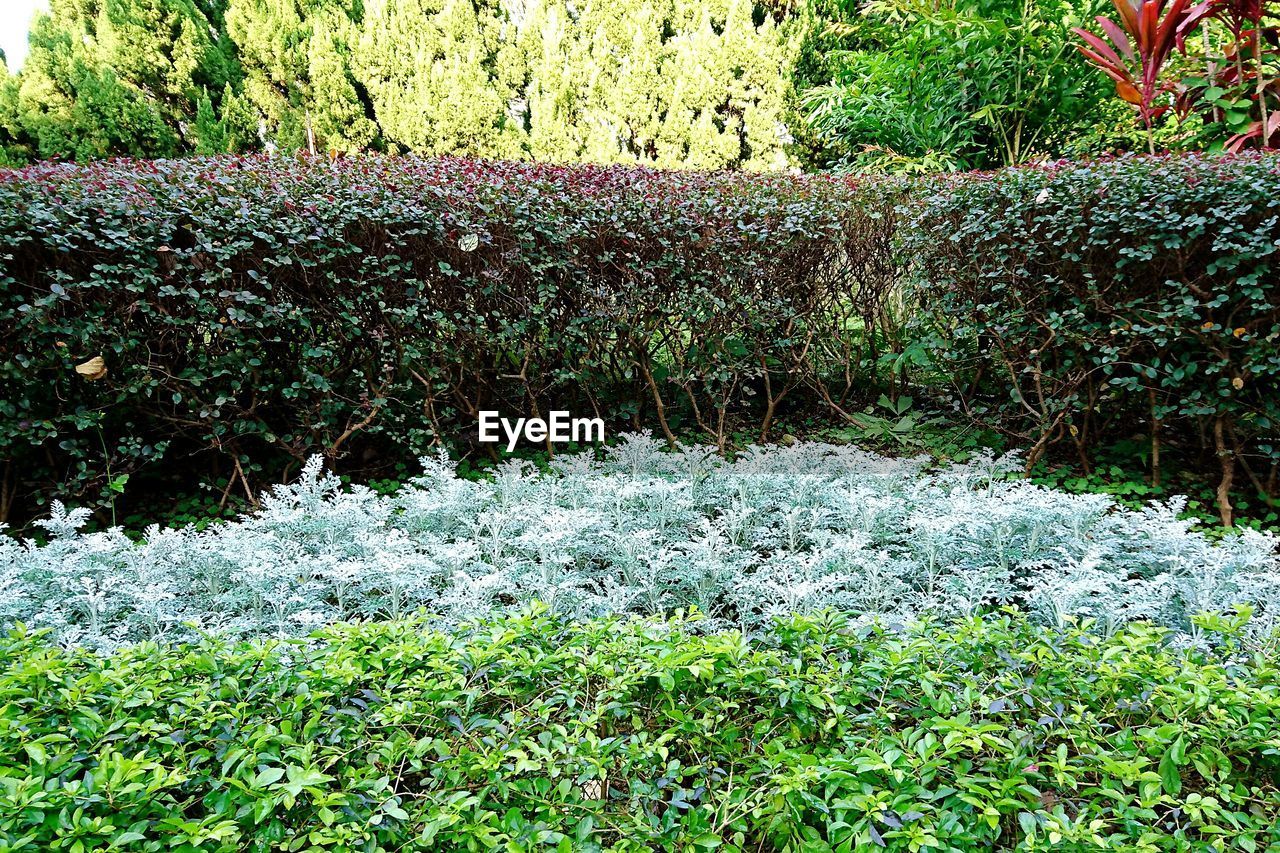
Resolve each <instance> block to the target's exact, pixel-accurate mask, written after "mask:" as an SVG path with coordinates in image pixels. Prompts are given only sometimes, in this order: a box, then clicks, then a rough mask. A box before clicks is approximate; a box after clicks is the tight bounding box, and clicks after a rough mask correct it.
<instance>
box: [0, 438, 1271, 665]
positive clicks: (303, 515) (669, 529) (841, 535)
mask: <svg viewBox="0 0 1280 853" xmlns="http://www.w3.org/2000/svg"><path fill="white" fill-rule="evenodd" d="M423 464H424V466H425V473H424V474H423V476H422V477H420V478H418V479H416V480H415V481H413V482H412V483H411V484H409V485H407V486H405V487H404V488H403V489H401V490H400V491H399V492H398V493H397V494H396V495H394V496H391V497H380V496H378V495H376V494H374V493H373V492H371V491H369V490H368V489H365V488H362V487H354V488H350V489H345V488H343V487H342V486H341V484H340V483H339V482H338V480H337V479H335V478H333V477H331V476H327V475H325V474H324V473H323V472H322V469H321V465H320V462H319V460H314V461H313V462H312V464H310V465H308V466H307V468H306V471H305V473H304V475H303V476H302V478H301V479H300V480H299V481H298V482H297V483H295V484H293V485H291V486H287V487H281V488H278V489H277V490H276V491H275V492H274V494H272V495H271V496H270V497H269V498H268V499H267V500H266V501H265V504H264V506H263V508H262V510H261V511H260V512H257V513H255V514H253V515H250V516H246V517H244V518H243V519H241V520H240V521H237V522H234V523H227V524H221V525H215V526H212V527H209V528H207V529H205V530H203V531H200V530H195V529H193V528H187V529H180V530H167V529H160V528H159V527H152V528H151V529H149V530H148V531H147V532H146V536H145V539H144V540H143V541H141V542H134V541H132V540H130V539H129V538H128V537H126V536H125V535H124V533H122V532H121V531H119V530H112V531H108V532H104V533H90V534H84V533H80V532H78V530H79V528H80V527H82V526H83V524H84V522H85V520H86V516H87V513H86V512H84V511H83V510H73V511H71V512H67V511H66V510H65V509H64V508H63V507H61V506H60V505H55V507H54V512H53V517H52V518H50V519H48V520H46V521H44V522H42V524H43V527H44V528H45V530H46V531H47V533H48V535H49V541H48V542H47V544H43V545H37V544H35V543H33V542H30V541H27V542H18V541H17V540H15V539H13V538H12V537H8V536H0V627H7V626H9V625H12V624H13V623H15V622H18V621H22V622H24V623H26V624H27V625H28V626H31V627H49V628H52V629H53V630H54V632H55V634H56V636H57V637H58V638H59V639H60V640H61V641H62V642H64V643H82V644H88V645H92V646H95V647H99V648H110V647H111V646H113V645H116V644H119V643H125V642H131V641H135V640H140V639H148V638H187V637H191V636H193V635H194V634H195V633H197V632H200V631H206V632H232V633H234V634H237V635H246V636H252V635H293V634H299V633H305V632H306V631H307V630H309V629H311V628H312V627H314V626H316V625H319V624H322V623H326V622H330V621H335V620H347V619H379V618H393V617H396V616H399V615H403V614H407V613H410V612H413V611H416V610H418V609H421V608H426V609H428V610H430V611H432V612H435V613H438V614H440V616H441V617H442V618H444V619H458V618H465V617H470V616H474V615H480V614H484V613H488V612H491V611H494V610H501V609H503V608H508V607H514V606H519V605H521V604H523V603H525V602H528V601H530V600H533V599H538V600H540V601H542V602H544V603H545V604H547V605H549V606H550V607H551V608H553V609H554V610H556V611H559V612H562V613H565V614H568V615H572V616H580V617H586V616H593V615H599V614H605V613H613V612H628V613H640V614H658V613H666V612H669V611H672V610H674V609H676V608H691V607H696V608H697V609H698V610H700V611H701V612H702V613H704V614H706V616H707V617H708V619H709V622H708V624H709V626H710V627H720V626H735V627H741V628H744V629H746V630H754V629H757V628H759V627H761V626H762V625H764V624H767V623H768V622H770V621H771V620H772V619H773V617H775V616H781V615H786V614H791V613H804V612H809V611H814V610H817V609H822V608H839V609H841V610H844V611H847V612H851V613H853V614H857V615H861V616H866V617H885V618H888V619H892V620H895V621H907V620H913V619H918V618H921V617H926V616H928V617H942V618H945V617H948V616H952V615H956V614H969V613H974V612H976V611H980V610H983V609H988V608H992V607H996V606H999V605H1002V604H1015V605H1018V606H1020V607H1023V608H1025V609H1027V610H1028V611H1030V612H1032V613H1034V614H1035V615H1036V616H1037V617H1038V618H1040V619H1042V620H1044V621H1046V622H1049V623H1062V622H1064V621H1066V620H1068V619H1072V618H1076V617H1081V616H1085V617H1090V618H1092V619H1095V620H1097V622H1098V624H1099V625H1100V626H1101V628H1102V630H1110V629H1111V628H1112V627H1114V626H1117V625H1119V624H1122V623H1124V622H1125V621H1127V620H1132V619H1147V620H1152V621H1155V622H1158V623H1162V624H1165V625H1168V626H1170V627H1172V628H1174V629H1176V630H1178V631H1182V632H1185V633H1187V634H1189V635H1193V634H1194V632H1195V630H1196V629H1195V628H1194V626H1193V625H1192V622H1191V619H1190V616H1191V615H1193V614H1196V613H1200V612H1214V613H1226V612H1229V611H1231V610H1232V608H1233V607H1234V606H1235V605H1236V604H1240V603H1249V604H1251V605H1253V606H1254V608H1255V616H1254V619H1253V621H1252V623H1251V624H1252V630H1253V631H1255V632H1259V633H1261V632H1270V631H1271V630H1272V628H1273V626H1274V625H1275V624H1276V623H1277V622H1280V560H1278V559H1277V551H1276V539H1275V538H1274V537H1272V536H1270V535H1266V534H1261V533H1257V532H1252V531H1244V532H1240V533H1238V534H1232V535H1229V536H1227V537H1225V538H1224V539H1222V540H1221V541H1219V542H1216V543H1215V542H1212V541H1210V540H1208V539H1206V538H1205V537H1204V536H1203V535H1201V534H1199V533H1197V532H1194V531H1192V530H1191V529H1190V525H1189V523H1188V522H1185V521H1181V520H1179V518H1178V511H1179V508H1180V507H1179V506H1178V505H1177V504H1176V503H1175V504H1172V505H1159V506H1152V507H1151V508H1149V509H1147V510H1145V511H1143V512H1131V511H1127V510H1121V509H1117V508H1116V507H1115V506H1114V505H1113V504H1112V502H1111V501H1110V499H1108V498H1106V497H1104V496H1099V495H1070V494H1065V493H1062V492H1057V491H1053V490H1051V489H1045V488H1042V487H1039V486H1036V485H1032V484H1030V483H1027V482H1025V481H1021V480H1018V479H1015V478H1013V477H1012V476H1011V474H1012V471H1013V469H1014V467H1015V466H1014V465H1013V464H1011V460H1008V459H992V458H990V457H986V458H979V459H977V460H976V461H972V462H969V463H966V464H954V465H946V466H942V467H935V466H933V465H932V464H931V463H930V462H929V460H927V459H924V458H914V459H891V458H886V457H882V456H878V455H875V454H871V453H867V452H864V451H861V450H858V449H855V448H852V447H843V446H832V445H826V444H811V443H810V444H805V443H801V444H796V445H793V446H790V447H769V448H752V449H750V450H748V451H747V452H745V453H743V454H742V455H741V456H739V457H738V458H736V459H734V460H732V461H726V460H724V459H721V458H719V457H717V456H715V455H714V454H713V453H712V452H711V451H710V450H709V449H707V448H681V449H680V450H678V451H675V452H667V451H665V450H664V449H663V447H662V446H661V445H660V444H659V443H658V442H656V441H654V440H653V439H652V438H651V437H649V436H647V435H633V436H626V437H624V438H623V440H622V441H621V442H620V443H619V444H617V445H616V446H615V447H611V448H609V449H608V450H606V451H605V452H604V458H603V459H602V460H597V459H595V458H594V457H592V456H589V455H577V456H563V457H560V458H558V459H557V460H556V461H555V462H554V463H552V465H551V469H552V470H551V471H549V472H545V473H544V472H538V471H536V470H535V469H533V468H532V467H531V466H529V465H528V464H521V463H515V462H512V463H507V464H506V465H504V466H503V467H501V468H500V469H499V470H498V472H497V473H496V475H495V476H494V477H493V478H492V479H489V480H485V481H480V482H471V481H466V480H460V479H458V478H457V477H456V476H455V475H454V472H453V469H452V466H450V465H449V464H448V460H447V459H443V458H442V459H427V460H424V461H423Z"/></svg>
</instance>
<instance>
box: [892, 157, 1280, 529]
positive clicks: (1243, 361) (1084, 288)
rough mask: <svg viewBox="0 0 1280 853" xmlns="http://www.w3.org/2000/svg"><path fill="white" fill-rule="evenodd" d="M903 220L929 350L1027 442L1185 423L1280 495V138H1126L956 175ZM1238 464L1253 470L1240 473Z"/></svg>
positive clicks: (1084, 446) (1235, 478)
mask: <svg viewBox="0 0 1280 853" xmlns="http://www.w3.org/2000/svg"><path fill="white" fill-rule="evenodd" d="M914 221H915V223H916V225H915V227H912V228H908V229H905V230H904V231H903V232H902V236H903V241H904V250H905V252H906V254H907V255H908V256H910V257H911V258H912V259H913V261H914V262H916V263H918V264H919V273H920V275H919V279H920V280H921V281H922V282H923V283H922V284H921V285H919V288H920V292H919V296H918V298H919V301H920V304H921V305H922V307H923V309H924V318H925V319H926V320H927V321H928V322H929V323H931V324H932V325H931V328H930V332H931V334H930V335H929V336H928V338H927V339H928V340H929V342H930V347H929V349H930V351H931V353H932V354H933V356H934V358H935V361H936V362H937V363H939V364H940V365H941V367H942V368H943V370H942V373H943V374H944V375H945V376H946V377H948V379H949V381H950V382H951V383H952V385H953V386H954V387H955V389H956V392H957V395H958V396H959V398H960V399H961V401H962V402H963V404H964V407H965V409H966V410H967V411H969V412H970V413H972V414H974V415H975V416H976V417H978V418H979V419H981V420H984V421H986V422H995V423H999V424H1002V425H1003V427H1004V428H1005V429H1007V430H1008V431H1009V432H1011V433H1013V434H1015V435H1017V436H1018V437H1019V438H1020V439H1021V440H1022V442H1023V443H1024V444H1025V446H1027V447H1029V448H1030V459H1029V464H1034V462H1035V460H1036V458H1038V457H1039V456H1040V455H1041V454H1042V453H1044V452H1045V451H1046V449H1047V448H1048V447H1050V446H1051V445H1053V444H1059V443H1060V444H1065V445H1066V446H1067V447H1071V446H1072V445H1074V446H1075V451H1076V453H1077V454H1078V456H1079V458H1080V460H1081V462H1082V464H1083V465H1084V466H1085V468H1086V469H1087V468H1088V467H1089V465H1090V454H1091V451H1092V450H1093V449H1094V448H1095V447H1097V446H1098V445H1099V444H1100V443H1101V442H1103V441H1114V440H1116V438H1118V437H1127V436H1129V435H1131V434H1132V433H1133V431H1134V430H1135V429H1136V430H1138V431H1141V432H1145V433H1146V434H1147V436H1148V438H1149V446H1150V451H1149V452H1150V458H1149V463H1150V467H1151V470H1152V473H1153V479H1154V480H1155V481H1156V483H1157V484H1158V483H1159V479H1160V470H1161V460H1160V452H1161V447H1162V444H1164V443H1165V442H1167V441H1179V440H1181V442H1182V443H1183V444H1184V445H1189V446H1190V447H1191V453H1192V454H1193V455H1194V454H1196V453H1199V455H1200V456H1201V457H1202V458H1203V459H1204V463H1205V464H1204V467H1206V468H1208V469H1210V470H1213V469H1216V470H1217V471H1218V472H1219V483H1220V485H1219V489H1218V502H1219V509H1220V511H1221V514H1222V517H1223V521H1224V522H1225V523H1230V518H1231V503H1230V494H1231V492H1232V490H1233V488H1234V487H1235V486H1236V485H1237V483H1239V484H1240V485H1241V486H1242V487H1243V488H1246V489H1249V490H1256V491H1257V492H1258V493H1259V494H1261V495H1264V496H1269V497H1270V498H1271V499H1273V500H1274V499H1275V498H1278V497H1280V483H1278V482H1277V476H1278V471H1280V441H1278V440H1277V439H1278V438H1280V157H1276V156H1275V155H1251V156H1241V157H1234V158H1222V157H1217V158H1213V157H1196V156H1187V157H1160V158H1124V159H1116V160H1106V161H1101V162H1096V163H1076V164H1071V163H1057V164H1051V165H1049V166H1045V167H1039V168H1025V169H1012V170H1006V171H1002V172H997V173H993V174H982V175H967V176H963V177H959V178H953V179H945V180H943V181H942V183H941V185H940V186H939V187H937V188H936V189H935V190H934V191H932V192H929V193H927V194H925V195H923V196H922V197H921V198H920V204H919V208H918V210H917V211H916V213H915V220H914ZM1240 481H1243V483H1240Z"/></svg>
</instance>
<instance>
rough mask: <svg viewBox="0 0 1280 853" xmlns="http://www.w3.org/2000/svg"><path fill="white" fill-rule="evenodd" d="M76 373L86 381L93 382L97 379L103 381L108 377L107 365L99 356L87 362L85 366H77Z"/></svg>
mask: <svg viewBox="0 0 1280 853" xmlns="http://www.w3.org/2000/svg"><path fill="white" fill-rule="evenodd" d="M76 373H79V374H80V375H81V376H83V377H84V378H85V379H88V380H89V381H90V382H92V381H93V380H95V379H101V378H102V377H104V376H106V375H107V363H106V362H105V361H103V360H102V356H100V355H97V356H94V357H93V358H91V359H89V360H88V361H86V362H85V363H84V364H77V365H76Z"/></svg>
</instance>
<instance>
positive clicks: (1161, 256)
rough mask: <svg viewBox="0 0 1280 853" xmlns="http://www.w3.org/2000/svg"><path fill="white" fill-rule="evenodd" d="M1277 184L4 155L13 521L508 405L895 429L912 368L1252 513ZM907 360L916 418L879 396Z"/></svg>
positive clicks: (1277, 319)
mask: <svg viewBox="0 0 1280 853" xmlns="http://www.w3.org/2000/svg"><path fill="white" fill-rule="evenodd" d="M1278 198H1280V173H1278V171H1277V167H1276V161H1275V159H1274V158H1272V157H1270V156H1248V157H1237V158H1210V159H1201V158H1195V157H1191V158H1175V159H1145V158H1128V159H1119V160H1111V161H1102V162H1097V163H1092V164H1083V165H1067V164H1057V165H1053V166H1048V167H1032V168H1022V169H1015V170H1010V171H1005V172H999V173H995V174H993V175H983V174H978V175H967V176H960V177H955V178H947V179H934V178H931V179H921V180H919V181H916V182H914V183H909V182H905V181H903V180H901V179H877V180H866V179H862V180H854V179H849V178H835V177H832V176H813V177H794V176H772V177H752V176H748V175H741V174H739V175H732V174H696V173H678V172H675V173H672V172H657V171H649V170H643V169H629V168H619V167H615V168H598V167H573V168H562V167H548V166H519V165H511V164H507V165H501V164H486V163H483V162H477V161H466V160H420V159H414V158H354V159H350V160H347V159H342V160H338V161H333V162H329V161H320V160H311V159H307V158H305V157H304V158H292V157H289V158H249V159H235V158H224V159H190V160H184V161H168V162H162V163H151V164H142V163H135V164H117V165H97V166H92V167H84V168H77V167H70V166H59V167H54V166H42V167H35V168H33V169H30V170H27V171H23V172H13V173H9V174H7V175H6V176H4V178H3V180H2V181H0V225H2V227H0V248H2V249H3V252H4V258H3V260H0V322H3V323H4V324H5V326H6V328H7V329H9V330H10V334H8V335H6V336H5V337H4V338H3V339H2V340H0V348H3V349H2V350H0V351H3V352H4V354H5V356H6V357H5V358H4V359H3V362H2V363H0V390H2V393H0V412H3V414H4V418H3V421H2V426H3V432H2V433H0V460H2V461H3V463H4V464H3V467H2V468H0V519H3V518H5V517H6V515H8V516H9V517H10V518H18V517H20V518H21V519H23V520H25V519H29V518H30V517H31V516H32V514H33V513H35V512H37V503H38V502H40V501H43V500H47V498H48V497H50V496H53V495H58V496H63V497H66V498H68V499H71V500H74V501H76V502H79V501H81V500H82V499H85V498H88V499H92V498H93V497H94V496H95V495H96V496H98V497H101V498H110V497H112V496H113V495H115V494H117V493H118V492H119V491H120V490H121V489H122V488H123V486H124V480H125V478H127V477H128V476H129V475H132V474H135V473H136V472H138V471H144V470H147V469H148V468H150V469H151V470H156V469H157V468H163V467H165V466H159V465H157V463H159V462H161V461H162V460H163V461H166V462H167V463H173V462H175V461H181V462H182V464H181V466H179V467H177V468H174V467H173V466H172V465H171V464H170V465H169V466H168V467H167V470H170V471H173V472H174V473H175V474H178V475H180V476H181V477H182V478H183V479H184V480H185V482H184V483H183V487H184V488H186V489H190V488H191V486H192V482H191V481H192V479H193V477H194V479H197V480H199V481H203V482H212V481H220V482H221V483H222V488H225V489H226V490H227V491H228V492H231V491H234V492H236V493H237V494H239V493H245V492H255V491H257V489H258V488H259V487H260V486H261V485H262V484H263V481H264V480H265V481H267V482H270V481H272V480H274V479H275V478H277V477H278V476H279V475H281V474H282V473H285V474H287V473H289V470H293V471H296V467H294V466H296V465H299V464H301V463H302V462H303V461H304V460H305V459H306V458H307V457H308V456H309V455H311V454H312V453H316V452H320V453H323V454H325V455H326V456H327V457H328V458H329V459H330V460H333V461H335V462H338V463H340V464H339V469H340V470H343V471H345V472H347V473H352V474H359V475H362V476H366V477H376V476H385V475H386V474H388V473H390V472H391V471H392V470H393V469H394V467H395V465H396V463H399V462H403V461H404V460H405V459H406V458H415V457H417V456H418V455H420V454H421V453H423V452H425V451H426V450H428V449H429V448H432V447H434V446H436V445H438V444H439V443H440V442H442V441H443V442H447V443H454V442H456V441H459V440H461V441H463V442H464V443H465V442H467V441H470V440H471V439H473V438H474V436H475V424H476V417H477V412H478V411H479V410H480V409H485V408H488V409H495V408H496V409H501V410H503V411H504V412H505V413H506V414H508V415H515V414H517V413H518V414H522V415H527V416H536V415H539V414H543V413H546V412H547V411H549V410H550V409H553V408H557V409H568V410H570V411H573V412H574V413H575V414H577V415H585V414H597V415H599V416H600V417H602V418H604V419H605V420H606V422H607V424H608V426H609V430H608V431H609V432H610V433H613V432H616V431H620V430H623V429H639V428H650V429H653V430H654V431H655V432H657V433H658V434H660V435H662V436H664V437H666V438H668V439H669V440H673V439H674V437H675V436H677V435H681V434H689V433H691V432H696V433H699V434H701V435H702V436H704V437H707V438H710V440H711V441H712V442H713V443H714V444H716V445H717V446H718V447H719V448H721V449H725V448H727V447H728V446H729V445H730V444H731V443H734V442H733V436H734V435H735V434H741V433H742V432H743V431H744V430H749V431H750V432H751V434H752V435H753V436H754V437H755V438H760V437H764V438H766V439H767V438H768V437H769V436H770V435H771V434H774V435H776V429H775V427H776V425H777V424H778V419H779V418H780V417H787V418H793V417H797V416H803V415H806V414H820V415H824V416H825V417H827V419H828V423H829V422H830V419H831V418H834V419H836V420H837V421H841V422H845V423H849V424H851V425H852V426H854V427H856V428H858V429H862V430H863V431H864V433H865V432H869V431H871V430H874V429H879V428H880V426H883V431H884V434H885V435H886V436H888V437H890V438H893V437H896V436H898V435H899V434H900V431H895V427H894V426H893V423H895V422H898V421H900V420H901V418H902V417H903V414H902V412H903V410H901V409H899V408H897V407H898V406H899V404H900V398H899V397H898V396H897V393H898V392H899V391H900V389H901V388H902V387H904V386H910V385H917V386H920V385H924V386H927V387H924V388H918V389H917V390H918V391H920V392H921V394H922V395H924V394H929V395H932V396H933V397H935V399H936V397H937V394H936V392H937V391H938V390H942V391H944V392H946V393H947V394H949V395H950V396H951V397H952V398H953V399H954V403H955V407H956V408H955V411H958V412H960V413H961V415H962V416H963V418H965V419H972V421H973V422H974V423H977V424H979V425H980V426H982V427H983V428H992V429H995V430H998V431H1000V432H1002V433H1003V434H1005V435H1006V436H1010V437H1012V438H1013V439H1014V440H1015V442H1016V444H1015V446H1017V447H1021V448H1023V449H1027V450H1029V451H1030V452H1029V458H1028V466H1029V467H1034V465H1035V463H1036V462H1037V461H1038V460H1039V459H1040V458H1041V457H1042V456H1044V455H1045V454H1046V453H1050V454H1053V453H1058V454H1061V452H1062V450H1063V449H1065V450H1066V451H1068V452H1069V454H1070V455H1071V456H1073V457H1074V458H1076V459H1078V460H1079V461H1080V462H1081V464H1082V466H1083V467H1084V470H1082V472H1081V473H1082V474H1083V475H1085V476H1088V475H1089V474H1090V469H1091V465H1092V460H1093V459H1094V458H1095V454H1096V453H1097V451H1098V450H1099V448H1101V447H1105V446H1112V445H1115V444H1116V443H1117V442H1123V441H1129V440H1130V439H1132V438H1133V437H1134V435H1139V436H1143V435H1145V436H1146V438H1145V440H1144V443H1143V444H1142V453H1143V455H1144V457H1145V463H1144V464H1145V465H1146V466H1147V468H1148V469H1149V474H1150V476H1151V480H1152V483H1151V484H1152V486H1153V487H1157V488H1158V487H1159V485H1160V478H1161V471H1162V469H1163V460H1166V459H1168V458H1169V457H1171V456H1172V457H1174V458H1175V459H1176V460H1177V461H1178V462H1179V464H1180V466H1181V467H1189V468H1191V469H1194V470H1200V471H1203V472H1210V474H1211V475H1212V476H1213V478H1214V480H1215V482H1217V483H1218V484H1219V490H1220V493H1219V496H1218V503H1219V504H1220V509H1221V510H1222V514H1223V517H1224V518H1226V517H1227V512H1228V510H1229V507H1228V503H1229V500H1230V496H1231V493H1232V492H1233V491H1235V492H1237V493H1239V492H1241V491H1243V492H1245V493H1247V494H1249V495H1256V496H1257V501H1255V504H1256V503H1257V502H1258V501H1260V502H1262V503H1267V502H1274V500H1275V498H1276V494H1277V471H1278V466H1277V462H1278V461H1280V460H1278V458H1277V448H1278V447H1280V444H1278V443H1277V442H1276V437H1277V434H1278V433H1280V429H1278V428H1277V417H1280V412H1277V411H1276V400H1277V399H1278V398H1280V397H1278V395H1277V377H1278V376H1280V354H1278V353H1280V350H1278V348H1277V346H1276V342H1277V340H1278V339H1280V309H1278V308H1277V305H1278V304H1280V303H1278V302H1277V299H1278V298H1280V297H1278V295H1277V286H1278V285H1280V278H1278V277H1277V275H1276V272H1275V264H1274V256H1275V252H1276V251H1277V245H1280V244H1278V242H1277V241H1278V240H1280V207H1278V205H1280V202H1277V199H1278ZM96 358H101V359H102V362H101V363H99V362H96V361H94V359H96ZM77 368H78V369H77ZM886 383H890V384H889V385H888V388H887V390H888V391H889V392H890V394H891V395H893V399H891V400H889V401H888V404H889V408H888V409H887V411H889V412H890V414H891V415H892V421H891V422H887V423H886V421H885V420H884V419H883V418H878V417H877V416H875V415H868V414H866V413H864V412H863V411H862V408H863V407H864V406H865V405H866V404H867V403H869V402H870V401H871V400H873V399H875V398H876V397H877V396H878V395H879V394H880V391H881V390H882V389H883V388H885V387H886ZM906 405H910V402H909V401H908V402H907V403H906ZM950 418H951V420H952V421H954V420H955V416H954V415H951V416H950ZM455 446H456V445H455ZM205 472H208V473H205ZM251 483H252V488H251V487H250V484H251ZM224 498H225V495H224ZM223 502H225V499H224V500H223ZM15 507H17V508H18V509H16V510H15Z"/></svg>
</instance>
